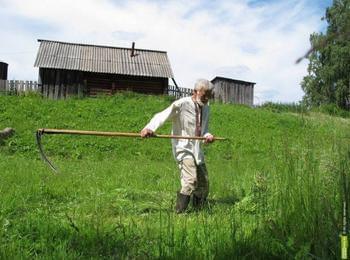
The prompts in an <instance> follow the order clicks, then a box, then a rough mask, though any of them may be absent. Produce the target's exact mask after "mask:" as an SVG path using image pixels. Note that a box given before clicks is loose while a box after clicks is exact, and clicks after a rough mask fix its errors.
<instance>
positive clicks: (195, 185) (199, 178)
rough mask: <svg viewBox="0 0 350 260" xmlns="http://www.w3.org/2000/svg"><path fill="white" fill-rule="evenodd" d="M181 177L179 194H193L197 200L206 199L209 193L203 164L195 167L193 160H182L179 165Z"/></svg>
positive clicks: (205, 169)
mask: <svg viewBox="0 0 350 260" xmlns="http://www.w3.org/2000/svg"><path fill="white" fill-rule="evenodd" d="M179 168H180V176H181V190H180V193H182V194H184V195H191V194H194V195H196V196H197V197H198V198H207V197H208V193H209V179H208V172H207V168H206V166H205V164H200V165H196V162H195V160H194V159H193V158H186V159H183V160H182V161H181V162H180V163H179Z"/></svg>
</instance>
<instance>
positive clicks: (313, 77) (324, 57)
mask: <svg viewBox="0 0 350 260" xmlns="http://www.w3.org/2000/svg"><path fill="white" fill-rule="evenodd" d="M322 19H325V20H326V21H327V29H326V31H325V32H324V33H322V32H320V33H313V34H311V36H310V43H311V48H310V50H309V51H308V52H307V53H306V54H305V55H304V56H303V57H301V58H300V59H298V60H297V63H299V62H300V61H301V60H302V59H303V58H306V59H308V60H309V64H308V69H307V71H308V74H307V75H306V76H305V77H304V78H303V80H302V82H301V87H302V89H303V91H304V93H305V95H304V97H303V103H304V104H306V105H307V106H309V107H318V106H321V105H326V104H334V105H336V106H338V107H340V108H342V109H346V110H350V0H333V3H332V5H331V6H330V7H328V8H327V9H326V12H325V16H324V17H323V18H322Z"/></svg>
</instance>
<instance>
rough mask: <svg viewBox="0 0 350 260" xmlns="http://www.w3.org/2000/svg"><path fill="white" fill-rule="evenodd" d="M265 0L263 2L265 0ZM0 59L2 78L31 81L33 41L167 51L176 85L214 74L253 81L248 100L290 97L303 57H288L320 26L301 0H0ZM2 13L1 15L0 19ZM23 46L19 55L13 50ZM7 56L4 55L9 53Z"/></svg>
mask: <svg viewBox="0 0 350 260" xmlns="http://www.w3.org/2000/svg"><path fill="white" fill-rule="evenodd" d="M265 2H266V1H265ZM0 4H1V5H2V6H3V8H2V9H1V11H0V24H5V23H4V19H7V20H10V21H11V25H10V26H9V27H10V28H9V29H6V28H4V29H2V30H1V32H2V35H1V37H2V38H3V39H6V41H3V40H2V41H0V59H1V60H4V61H5V62H7V63H9V78H16V79H36V78H37V70H36V69H34V68H33V63H34V59H35V55H36V49H37V47H38V43H37V42H36V40H37V39H38V38H44V39H52V40H61V41H68V42H82V43H91V44H106V45H113V46H124V47H130V46H131V42H132V41H136V48H142V49H159V50H165V51H167V52H168V56H169V58H170V62H171V64H172V67H173V71H174V74H175V79H176V81H177V83H178V84H179V85H181V86H184V87H192V85H193V82H194V81H195V80H196V79H197V78H199V77H201V78H203V77H207V78H209V79H211V78H213V77H214V76H217V74H221V75H220V76H226V77H231V78H237V79H242V80H248V81H253V82H256V83H257V84H256V87H255V95H256V96H257V99H256V101H258V102H263V101H267V100H270V101H276V102H278V101H280V102H295V101H298V100H300V99H301V97H302V95H303V93H302V91H301V89H300V86H299V83H300V81H301V80H302V78H303V76H304V75H305V74H306V66H307V64H306V62H303V63H302V64H299V65H295V63H294V62H295V60H296V59H297V58H298V57H299V56H301V55H302V54H304V52H305V51H306V50H307V49H308V47H309V42H308V38H309V35H310V34H311V33H312V32H314V31H319V30H320V28H321V27H322V25H323V26H324V24H323V23H322V22H321V20H320V18H321V16H322V15H323V13H319V9H317V8H316V7H312V6H310V4H308V2H307V1H306V0H286V1H279V2H276V1H272V2H270V3H269V4H254V5H252V4H250V3H249V1H248V0H240V1H229V0H221V1H215V2H214V1H213V2H211V1H199V0H197V1H184V0H181V1H147V0H143V1H108V0H102V1H101V0H100V1H98V0H76V1H69V0H61V1H54V0H40V1H39V0H27V1H22V0H8V1H4V0H0ZM4 17H5V18H4ZM6 17H7V18H6ZM25 50H29V51H28V52H27V53H26V54H23V55H21V54H17V55H15V54H13V53H14V52H21V51H25ZM11 53H12V54H11Z"/></svg>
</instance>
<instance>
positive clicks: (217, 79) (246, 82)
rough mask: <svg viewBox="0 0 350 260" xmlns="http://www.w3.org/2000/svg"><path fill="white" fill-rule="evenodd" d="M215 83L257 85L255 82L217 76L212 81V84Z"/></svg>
mask: <svg viewBox="0 0 350 260" xmlns="http://www.w3.org/2000/svg"><path fill="white" fill-rule="evenodd" d="M215 81H229V82H234V83H239V84H243V85H252V84H253V85H255V84H256V83H255V82H249V81H244V80H239V79H231V78H225V77H219V76H216V77H215V78H213V79H212V80H211V82H212V83H214V82H215Z"/></svg>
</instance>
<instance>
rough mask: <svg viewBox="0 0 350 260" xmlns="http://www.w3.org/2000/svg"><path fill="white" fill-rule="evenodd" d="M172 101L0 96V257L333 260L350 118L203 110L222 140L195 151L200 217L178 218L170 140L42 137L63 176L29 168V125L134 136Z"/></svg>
mask: <svg viewBox="0 0 350 260" xmlns="http://www.w3.org/2000/svg"><path fill="white" fill-rule="evenodd" d="M171 101H172V100H171V99H169V98H166V97H153V96H143V95H136V94H130V93H125V94H121V95H117V96H113V97H109V98H107V97H106V98H104V97H101V98H95V99H70V100H65V101H53V100H45V99H40V98H38V97H35V96H29V97H16V96H0V128H5V127H13V128H15V129H16V134H15V135H14V136H13V137H11V138H10V139H8V140H6V141H5V142H3V143H2V144H1V145H0V154H1V156H0V177H1V180H2V181H1V183H0V196H1V198H2V203H1V206H0V207H1V208H0V210H1V211H0V213H1V214H0V223H2V229H0V237H1V244H0V258H13V257H33V256H40V257H54V258H57V257H60V258H63V257H69V258H85V257H90V258H100V257H105V258H118V257H120V258H164V257H169V258H193V257H195V258H213V257H217V258H227V257H229V258H274V257H276V258H280V257H282V258H295V257H305V258H308V257H310V256H311V255H313V256H315V257H320V258H336V257H338V255H337V254H338V252H339V243H338V234H339V231H340V229H341V203H342V200H343V196H344V193H343V190H342V183H344V179H343V178H342V176H343V175H347V176H348V180H349V170H348V169H349V168H350V167H349V166H350V165H349V161H350V152H349V151H350V148H349V137H350V136H349V133H350V123H349V120H344V119H342V120H340V119H337V118H334V117H329V116H323V115H321V114H312V115H311V114H290V113H274V112H271V111H268V110H263V109H252V108H248V107H245V106H233V105H223V104H213V105H212V106H211V119H210V129H211V132H212V133H213V134H214V135H217V136H223V137H227V138H229V139H230V140H229V141H226V142H216V143H214V144H212V145H209V146H206V147H205V153H206V159H207V167H208V170H209V175H210V182H211V183H210V185H211V187H210V189H211V190H210V195H209V197H210V200H209V203H210V206H209V208H208V209H206V210H204V211H202V212H200V213H195V212H190V213H188V214H185V215H180V216H178V215H175V214H174V213H173V210H172V208H173V206H174V198H175V193H176V190H177V189H178V188H179V178H178V170H177V166H176V164H175V163H174V161H173V158H172V154H171V146H170V142H169V140H164V139H147V140H142V139H140V138H109V137H92V136H70V135H55V136H49V135H45V136H44V137H43V146H44V148H45V150H46V154H47V155H48V156H49V157H50V159H51V160H52V161H53V162H54V163H55V164H56V165H57V166H58V168H59V169H60V174H59V175H54V174H52V173H51V172H50V169H49V168H48V167H47V166H46V165H45V164H44V163H43V162H42V161H41V160H40V158H39V154H38V150H37V147H36V143H35V137H34V136H35V131H36V129H38V128H66V129H80V130H98V131H118V132H139V131H140V130H141V129H142V128H143V126H144V125H145V124H146V123H147V122H148V120H149V119H150V118H151V117H152V115H153V114H154V113H156V112H158V111H161V110H162V109H164V108H165V107H167V106H168V105H169V104H170V103H171ZM169 129H170V124H166V125H165V126H164V127H163V128H161V129H160V130H159V131H158V133H163V134H168V133H169V131H170V130H169ZM347 196H349V195H347ZM348 199H349V197H348Z"/></svg>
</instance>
